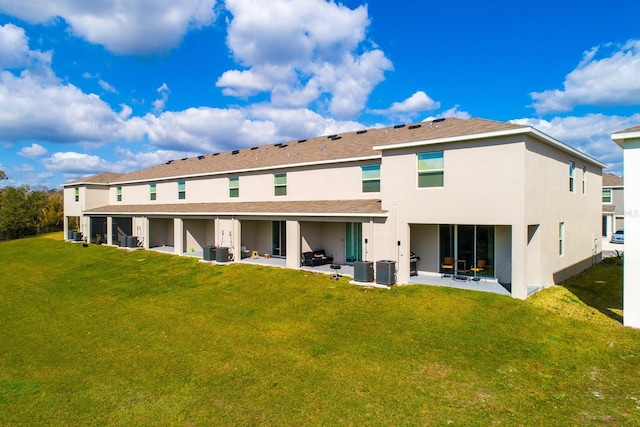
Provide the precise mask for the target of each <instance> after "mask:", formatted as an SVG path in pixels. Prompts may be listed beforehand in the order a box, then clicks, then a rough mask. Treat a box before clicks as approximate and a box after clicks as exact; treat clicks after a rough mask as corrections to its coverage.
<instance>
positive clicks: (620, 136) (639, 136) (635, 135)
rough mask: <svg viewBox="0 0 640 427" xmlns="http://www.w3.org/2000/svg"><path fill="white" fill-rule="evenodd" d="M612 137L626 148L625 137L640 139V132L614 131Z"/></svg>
mask: <svg viewBox="0 0 640 427" xmlns="http://www.w3.org/2000/svg"><path fill="white" fill-rule="evenodd" d="M611 139H613V140H614V141H615V143H616V144H618V145H619V146H620V147H622V148H624V141H625V139H640V132H622V133H614V134H612V135H611Z"/></svg>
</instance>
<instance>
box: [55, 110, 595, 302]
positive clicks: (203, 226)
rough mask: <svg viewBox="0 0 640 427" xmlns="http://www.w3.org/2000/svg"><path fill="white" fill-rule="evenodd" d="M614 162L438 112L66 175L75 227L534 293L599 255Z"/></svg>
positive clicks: (499, 125) (528, 131)
mask: <svg viewBox="0 0 640 427" xmlns="http://www.w3.org/2000/svg"><path fill="white" fill-rule="evenodd" d="M603 167H604V165H603V164H602V163H600V162H599V161H597V160H595V159H593V158H591V157H589V156H587V155H585V154H583V153H581V152H579V151H578V150H575V149H573V148H571V147H570V146H567V145H565V144H563V143H562V142H560V141H558V140H556V139H553V138H551V137H549V136H547V135H545V134H543V133H541V132H540V131H538V130H536V129H535V128H532V127H529V126H521V125H516V124H510V123H503V122H497V121H491V120H484V119H469V120H462V119H456V118H448V119H446V120H445V119H436V120H433V121H430V122H422V123H416V124H411V125H397V126H392V127H387V128H378V129H367V130H360V131H356V132H347V133H342V134H335V135H328V136H320V137H315V138H308V139H300V140H294V141H288V142H279V143H276V144H269V145H261V146H255V147H249V148H242V149H236V150H231V151H226V152H220V153H213V154H207V155H202V156H198V157H193V158H184V159H178V160H173V161H169V162H166V163H165V164H161V165H156V166H153V167H150V168H146V169H141V170H137V171H133V172H130V173H125V174H122V175H112V174H99V175H95V176H92V177H88V178H84V179H81V180H77V181H72V182H68V183H66V184H64V193H65V229H66V230H68V229H69V224H72V223H73V221H74V220H75V221H77V222H78V223H79V224H80V231H82V232H83V233H85V235H89V236H93V235H95V234H101V233H102V234H104V237H105V240H106V241H107V243H108V244H119V241H120V239H121V238H122V237H121V236H125V235H133V236H136V237H137V239H138V240H139V241H140V242H141V243H140V244H141V245H142V246H143V247H144V248H146V249H150V248H155V247H164V248H172V249H171V250H173V252H175V253H176V254H183V253H185V252H187V251H189V250H191V249H194V250H196V251H198V250H201V249H202V248H203V247H205V246H207V245H217V246H221V247H228V248H229V251H230V252H231V253H234V254H238V252H239V250H240V248H241V247H245V248H247V250H250V251H252V252H253V251H256V252H257V253H259V254H268V255H270V256H271V257H274V258H279V259H282V260H284V264H285V265H286V267H288V268H295V269H297V268H300V267H301V254H302V253H303V252H308V251H315V250H318V249H324V250H325V251H326V253H328V254H331V255H332V256H333V258H334V262H335V263H340V264H349V263H352V262H354V261H357V260H368V261H379V260H387V261H393V262H395V269H396V272H397V277H396V282H397V283H400V284H406V283H411V277H412V276H411V273H410V269H411V267H412V265H411V262H412V258H411V254H412V252H415V253H416V254H418V255H419V256H420V260H419V261H417V265H415V269H416V270H417V272H418V275H429V274H432V275H434V276H435V275H438V277H440V276H439V275H440V274H441V273H443V261H444V259H445V258H446V257H452V258H453V259H455V260H456V267H457V269H458V270H459V271H462V272H463V273H468V272H469V271H470V270H471V268H473V267H476V268H477V267H478V264H482V265H483V268H482V275H483V276H484V277H485V278H488V279H489V280H494V281H497V282H499V283H501V284H503V286H504V287H505V288H506V289H508V290H509V292H510V294H511V295H512V296H513V297H515V298H521V299H524V298H526V297H527V295H528V294H529V293H531V292H532V290H534V289H539V288H544V287H547V286H550V285H552V284H554V283H557V282H558V281H562V280H564V279H566V278H568V277H570V276H572V275H574V274H576V273H577V272H579V271H581V270H583V269H585V268H586V267H588V266H590V265H592V264H593V263H595V262H598V261H599V260H600V257H601V251H600V248H601V245H600V235H601V220H600V217H601V194H602V168H603ZM239 259H240V257H239V256H236V257H235V261H236V262H237V261H239ZM414 260H415V259H414ZM476 271H477V270H476Z"/></svg>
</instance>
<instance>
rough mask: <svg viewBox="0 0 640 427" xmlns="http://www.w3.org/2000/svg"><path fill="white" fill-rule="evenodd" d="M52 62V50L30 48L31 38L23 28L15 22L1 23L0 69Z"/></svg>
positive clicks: (44, 64) (45, 65)
mask: <svg viewBox="0 0 640 427" xmlns="http://www.w3.org/2000/svg"><path fill="white" fill-rule="evenodd" d="M49 64H51V52H41V51H37V50H31V49H29V38H28V37H27V36H26V34H25V31H24V29H23V28H20V27H18V26H16V25H14V24H5V25H0V69H18V68H25V67H32V68H33V67H37V66H39V67H44V68H45V69H46V68H48V67H49Z"/></svg>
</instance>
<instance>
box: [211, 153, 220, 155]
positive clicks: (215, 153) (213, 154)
mask: <svg viewBox="0 0 640 427" xmlns="http://www.w3.org/2000/svg"><path fill="white" fill-rule="evenodd" d="M218 155H220V153H213V154H212V156H218Z"/></svg>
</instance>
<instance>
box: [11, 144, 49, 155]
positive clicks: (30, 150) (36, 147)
mask: <svg viewBox="0 0 640 427" xmlns="http://www.w3.org/2000/svg"><path fill="white" fill-rule="evenodd" d="M47 154H49V152H48V151H47V149H46V148H44V147H43V146H42V145H40V144H31V145H30V146H28V147H23V148H22V149H21V150H20V151H18V155H19V156H22V157H29V158H36V157H42V156H46V155H47Z"/></svg>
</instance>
